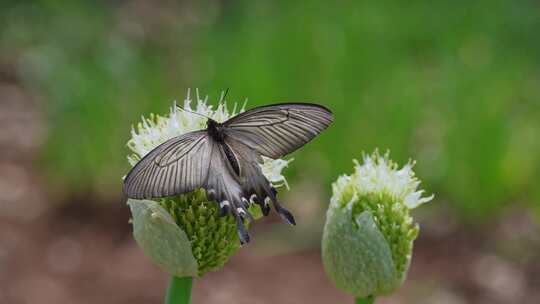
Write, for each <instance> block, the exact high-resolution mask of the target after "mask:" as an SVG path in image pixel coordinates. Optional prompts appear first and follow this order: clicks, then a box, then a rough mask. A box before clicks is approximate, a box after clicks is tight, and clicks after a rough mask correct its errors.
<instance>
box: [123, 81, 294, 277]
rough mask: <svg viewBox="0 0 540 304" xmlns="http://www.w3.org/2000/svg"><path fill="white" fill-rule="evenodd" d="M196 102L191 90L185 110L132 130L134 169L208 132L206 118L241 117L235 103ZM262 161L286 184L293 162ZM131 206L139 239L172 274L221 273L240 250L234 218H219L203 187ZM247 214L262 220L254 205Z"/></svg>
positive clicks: (173, 111)
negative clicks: (190, 135) (161, 149)
mask: <svg viewBox="0 0 540 304" xmlns="http://www.w3.org/2000/svg"><path fill="white" fill-rule="evenodd" d="M195 99H196V100H195V102H194V103H193V101H192V99H191V96H190V93H189V91H188V95H187V97H186V99H185V100H184V103H183V109H185V110H186V111H183V110H181V109H178V107H177V106H176V105H173V106H172V107H171V109H170V111H169V113H168V114H167V115H164V116H160V115H154V114H151V115H150V116H149V118H144V117H143V118H142V120H141V122H140V123H138V124H137V126H136V127H133V128H132V131H131V136H132V137H131V139H130V140H129V141H128V143H127V145H128V147H129V148H130V150H131V151H132V154H131V155H129V156H128V161H129V163H130V164H131V165H132V166H134V165H135V164H136V163H137V162H138V161H139V160H141V159H142V158H143V157H144V156H145V155H146V154H147V153H149V152H150V151H152V150H153V149H154V148H156V147H157V146H158V145H160V144H162V143H163V142H165V141H167V140H169V139H171V138H174V137H177V136H180V135H182V134H185V133H187V132H192V131H196V130H201V129H204V128H205V127H206V123H207V119H206V118H205V117H204V116H207V117H210V118H212V119H213V120H216V121H218V122H223V121H226V120H227V119H229V118H230V117H232V116H234V115H236V114H237V112H236V105H235V106H234V108H233V109H232V111H229V109H228V108H227V106H226V105H225V104H223V103H220V104H219V105H218V106H217V107H215V108H214V107H212V106H211V105H208V104H207V98H205V99H204V100H203V99H201V98H199V94H198V92H197V94H196V97H195ZM243 110H244V109H243V108H242V109H240V112H242V111H243ZM191 112H194V113H198V114H202V115H197V114H194V113H191ZM263 160H264V163H263V164H261V165H260V166H261V169H262V172H263V174H264V175H265V177H266V178H267V179H268V180H269V181H270V182H271V183H272V184H273V186H274V187H279V186H282V185H287V181H286V179H285V177H284V176H283V175H282V174H281V171H282V170H283V169H284V168H285V167H286V166H287V165H288V163H289V161H287V160H283V159H269V158H263ZM128 203H129V205H130V207H131V210H132V214H133V226H134V235H135V239H136V240H137V242H138V243H139V245H140V246H141V247H142V249H143V251H145V253H146V254H147V255H148V256H149V257H150V258H151V259H152V260H153V261H154V262H155V263H156V264H157V265H159V266H161V267H162V268H163V269H164V270H165V271H167V272H169V273H171V274H173V275H177V276H185V275H189V276H192V275H202V274H204V273H206V272H208V271H211V270H216V269H219V268H220V267H222V266H223V264H224V263H225V262H226V261H227V260H228V258H229V257H230V256H231V255H232V254H233V253H234V252H236V251H237V250H238V248H239V241H238V235H237V233H236V223H235V220H234V219H233V218H232V217H229V216H225V217H220V216H219V212H218V211H219V210H218V209H219V208H218V205H217V204H216V203H215V202H212V201H210V200H209V199H208V198H207V195H206V192H205V191H204V190H202V189H201V190H195V191H193V192H190V193H185V194H182V195H178V196H174V197H168V198H163V199H153V200H129V202H128ZM249 211H250V213H252V214H253V215H254V217H255V218H258V217H260V216H261V211H260V210H259V209H258V207H255V206H254V205H252V206H251V207H250V208H249ZM193 264H195V265H193Z"/></svg>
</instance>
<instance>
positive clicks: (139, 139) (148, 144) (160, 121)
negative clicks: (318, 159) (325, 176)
mask: <svg viewBox="0 0 540 304" xmlns="http://www.w3.org/2000/svg"><path fill="white" fill-rule="evenodd" d="M195 95H196V96H195V100H192V99H191V95H190V90H188V93H187V96H186V99H185V100H184V104H183V108H184V109H186V110H188V111H190V112H195V113H199V114H202V115H204V116H207V117H210V118H212V119H214V120H216V121H218V122H224V121H226V120H227V119H229V118H231V117H233V116H235V115H237V114H238V113H241V112H243V111H244V107H242V108H241V109H240V110H239V112H238V113H237V111H236V108H237V105H236V104H234V106H233V109H232V111H229V109H228V108H227V105H226V104H224V103H220V104H219V105H218V106H217V107H216V108H215V109H214V107H213V106H212V105H208V104H207V102H208V96H206V97H205V98H204V99H201V98H200V97H199V91H198V90H196V94H195ZM193 101H195V105H194V107H192V102H193ZM190 112H187V111H182V110H181V109H178V107H177V106H176V103H175V104H174V105H173V106H172V107H171V108H170V110H169V113H168V115H165V116H160V115H154V114H150V117H149V118H145V117H142V119H141V122H139V123H138V124H137V126H136V127H133V128H132V129H131V139H130V140H129V141H128V143H127V146H128V147H129V148H130V149H131V151H133V154H131V155H129V156H128V161H129V163H130V164H131V165H132V166H134V165H135V164H136V163H137V162H138V161H139V160H140V159H141V158H142V157H144V156H145V155H146V154H147V153H148V152H150V151H152V150H153V149H154V148H155V147H157V146H158V145H160V144H162V143H164V142H165V141H167V140H169V139H171V138H173V137H177V136H180V135H182V134H185V133H188V132H192V131H196V130H201V129H204V128H206V121H207V119H206V118H205V117H203V116H200V115H197V114H193V113H190ZM263 161H264V163H263V164H261V169H262V171H263V174H264V176H266V178H267V179H268V180H269V181H270V182H271V183H272V184H273V185H274V187H280V186H283V185H285V186H286V187H287V188H288V184H287V180H286V179H285V177H284V176H283V175H282V174H281V171H282V170H283V169H284V168H285V167H287V165H288V164H289V162H290V160H284V159H271V158H267V157H263Z"/></svg>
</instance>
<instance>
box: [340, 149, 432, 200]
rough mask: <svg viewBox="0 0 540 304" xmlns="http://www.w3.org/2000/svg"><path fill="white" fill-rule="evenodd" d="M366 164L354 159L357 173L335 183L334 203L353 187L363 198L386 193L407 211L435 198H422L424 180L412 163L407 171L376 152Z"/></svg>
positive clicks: (405, 167) (365, 159)
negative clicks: (416, 173) (419, 176)
mask: <svg viewBox="0 0 540 304" xmlns="http://www.w3.org/2000/svg"><path fill="white" fill-rule="evenodd" d="M362 159H363V164H360V163H358V161H356V160H354V163H355V168H354V173H353V174H352V175H350V176H347V175H344V176H341V177H340V178H339V179H338V180H337V181H336V183H335V184H334V195H333V196H332V200H333V201H335V200H338V199H340V198H341V197H342V196H343V193H344V191H345V189H347V187H353V188H354V189H355V194H356V195H359V196H363V195H367V194H381V193H383V194H386V195H388V196H390V197H391V198H392V199H393V200H394V201H396V202H402V203H403V204H404V205H405V206H406V207H407V208H409V209H414V208H416V207H418V206H420V205H421V204H423V203H426V202H429V201H430V200H432V199H433V195H431V196H428V197H422V194H423V193H424V191H423V190H417V189H418V186H419V185H420V181H419V180H418V179H417V178H416V176H415V173H414V171H413V170H412V168H413V166H414V163H413V162H411V161H409V162H408V163H407V164H406V165H405V166H403V168H401V169H398V166H397V164H396V163H394V162H392V161H391V160H390V159H389V158H388V153H386V154H385V155H384V156H381V155H379V153H378V152H375V153H374V154H373V155H367V154H364V155H363V157H362Z"/></svg>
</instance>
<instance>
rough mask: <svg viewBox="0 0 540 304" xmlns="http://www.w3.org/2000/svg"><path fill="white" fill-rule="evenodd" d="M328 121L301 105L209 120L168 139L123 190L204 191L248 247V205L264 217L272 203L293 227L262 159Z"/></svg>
mask: <svg viewBox="0 0 540 304" xmlns="http://www.w3.org/2000/svg"><path fill="white" fill-rule="evenodd" d="M332 119H333V117H332V114H331V112H330V111H329V110H328V109H326V108H324V107H322V106H319V105H314V104H303V103H294V104H293V103H291V104H276V105H270V106H263V107H258V108H255V109H252V110H248V111H246V112H243V113H241V114H239V115H237V116H234V117H232V118H231V119H229V120H227V121H225V122H223V123H220V122H217V121H215V120H213V119H208V121H207V128H206V129H205V130H200V131H194V132H190V133H186V134H184V135H181V136H178V137H175V138H172V139H170V140H168V141H166V142H165V143H163V144H161V145H160V146H158V147H156V148H155V149H154V150H152V151H150V152H149V153H148V154H147V155H146V156H144V157H143V158H142V159H141V160H140V161H139V163H137V164H136V165H135V166H134V167H133V169H132V170H131V171H130V172H129V173H128V175H127V176H126V178H125V180H124V192H125V193H126V194H127V196H128V197H131V198H137V199H142V198H157V197H165V196H172V195H177V194H181V193H186V192H190V191H193V190H195V189H198V188H204V189H205V190H206V192H207V195H208V198H209V199H210V200H214V201H216V202H217V203H218V204H219V208H220V214H221V215H226V214H232V215H233V216H234V217H235V219H236V222H237V227H238V235H239V238H240V241H241V242H242V243H246V242H248V241H249V235H248V233H247V231H246V229H245V227H244V223H243V220H244V219H247V220H248V221H251V220H252V216H251V214H250V213H249V212H248V210H247V208H248V207H249V205H250V203H251V202H254V203H256V204H258V205H259V206H260V207H261V210H262V212H263V214H264V215H267V214H268V213H269V211H270V206H269V204H272V206H273V207H274V209H275V210H276V211H277V212H278V214H279V215H280V216H281V217H282V218H283V219H284V220H285V221H286V222H288V223H290V224H293V225H294V224H295V220H294V217H293V216H292V214H291V213H290V212H289V211H288V210H286V209H285V208H283V207H282V206H281V204H280V203H279V202H278V200H277V191H276V189H275V188H274V187H273V186H272V184H271V183H270V181H268V179H267V178H266V177H265V176H264V174H263V173H262V169H261V167H260V164H261V163H262V162H263V159H262V156H266V157H269V158H274V159H275V158H279V157H281V156H283V155H286V154H288V153H290V152H292V151H294V150H296V149H298V148H299V147H301V146H303V145H304V144H305V143H307V142H308V141H310V140H311V139H313V138H314V137H315V136H316V135H317V134H318V133H320V132H321V131H322V130H324V129H325V128H327V127H328V125H329V124H330V123H331V122H332Z"/></svg>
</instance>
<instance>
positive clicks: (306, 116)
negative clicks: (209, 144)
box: [224, 103, 333, 158]
mask: <svg viewBox="0 0 540 304" xmlns="http://www.w3.org/2000/svg"><path fill="white" fill-rule="evenodd" d="M332 120H333V118H332V112H330V110H328V109H326V108H325V107H323V106H320V105H315V104H303V103H285V104H276V105H270V106H263V107H258V108H255V109H252V110H249V111H246V112H244V113H241V114H239V115H237V116H235V117H233V118H231V119H230V120H228V121H226V122H225V123H224V126H225V127H226V128H225V130H224V132H225V133H226V134H227V136H230V137H232V138H234V139H236V140H238V141H241V142H242V143H244V144H245V145H247V146H249V147H250V148H252V149H254V150H255V151H257V152H258V153H260V154H261V155H264V156H267V157H270V158H279V157H282V156H284V155H286V154H289V153H291V152H293V151H295V150H296V149H298V148H300V147H302V146H303V145H305V144H306V143H307V142H309V141H310V140H312V139H313V138H314V137H315V136H316V135H317V134H319V133H320V132H322V131H323V130H324V129H326V128H327V127H328V126H329V125H330V123H331V122H332Z"/></svg>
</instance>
